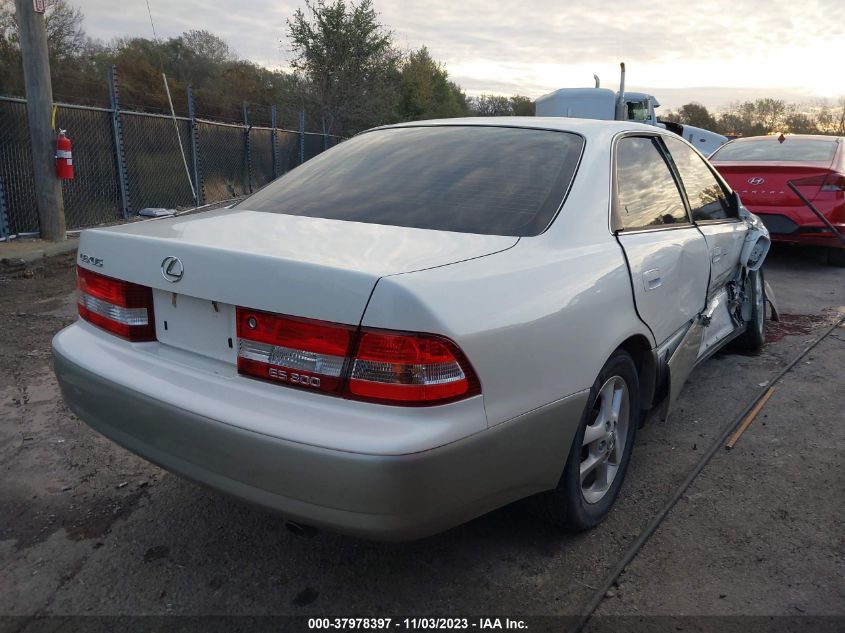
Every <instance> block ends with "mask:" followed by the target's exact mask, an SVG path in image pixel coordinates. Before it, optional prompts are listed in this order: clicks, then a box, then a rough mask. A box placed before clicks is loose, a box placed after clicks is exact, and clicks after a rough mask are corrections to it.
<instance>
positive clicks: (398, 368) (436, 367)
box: [348, 330, 480, 405]
mask: <svg viewBox="0 0 845 633" xmlns="http://www.w3.org/2000/svg"><path fill="white" fill-rule="evenodd" d="M348 392H349V395H350V396H351V397H353V398H356V399H360V400H370V401H376V402H385V403H392V404H402V405H422V404H435V403H442V402H446V401H450V400H456V399H459V398H466V397H468V396H472V395H475V394H477V393H479V392H480V386H479V383H478V379H477V378H476V376H475V372H474V371H473V370H472V367H470V365H469V362H468V361H467V360H466V358H464V355H463V353H462V352H461V351H460V349H458V347H457V345H455V344H454V343H453V342H452V341H450V340H448V339H444V338H441V337H438V336H432V335H428V334H404V333H393V332H383V331H377V330H364V331H363V332H362V333H361V339H360V341H359V343H358V349H357V350H356V352H355V360H354V361H353V364H352V371H351V375H350V377H349V388H348Z"/></svg>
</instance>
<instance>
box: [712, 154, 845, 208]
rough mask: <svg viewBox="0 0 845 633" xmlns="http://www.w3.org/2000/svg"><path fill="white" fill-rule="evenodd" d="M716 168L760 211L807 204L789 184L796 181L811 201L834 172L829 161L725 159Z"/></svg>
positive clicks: (747, 204) (734, 188)
mask: <svg viewBox="0 0 845 633" xmlns="http://www.w3.org/2000/svg"><path fill="white" fill-rule="evenodd" d="M715 167H716V169H717V170H718V171H719V173H720V174H722V176H723V177H724V178H725V180H727V182H728V184H729V185H730V186H731V187H732V188H733V190H734V191H736V192H737V193H738V194H739V197H740V198H741V199H742V202H743V204H745V205H746V206H747V207H749V208H751V209H754V208H759V209H761V210H763V209H765V208H766V207H779V208H783V207H803V206H804V203H803V202H802V201H801V199H800V198H799V197H798V196H797V195H795V193H794V192H793V191H792V189H790V188H789V186H788V183H789V182H794V184H795V186H796V187H798V188H799V190H800V191H801V193H802V194H804V195H805V196H806V197H807V198H808V199H809V200H810V201H812V200H814V199H815V198H816V197H817V196H818V195H819V193H820V191H821V186H822V183H823V181H824V178H825V176H827V175H829V174H831V173H832V172H831V169H830V163H827V162H825V163H822V162H818V163H808V162H779V163H777V164H766V163H755V164H750V163H739V162H736V163H734V162H723V163H715ZM802 181H806V182H802Z"/></svg>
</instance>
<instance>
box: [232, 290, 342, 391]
mask: <svg viewBox="0 0 845 633" xmlns="http://www.w3.org/2000/svg"><path fill="white" fill-rule="evenodd" d="M237 321H238V325H237V331H238V373H240V374H245V375H247V376H252V377H254V378H262V379H264V380H271V381H273V382H280V383H284V384H286V385H290V386H294V387H302V388H305V389H312V390H315V391H322V392H325V393H334V394H338V395H339V394H340V389H341V384H342V379H343V372H344V369H345V363H346V357H347V355H348V353H349V345H350V343H351V342H352V335H353V334H354V332H355V330H354V328H352V327H349V326H346V325H338V324H334V323H325V322H323V321H314V320H312V319H300V318H296V317H289V316H281V315H278V314H271V313H269V312H261V311H259V310H250V309H248V308H240V307H239V308H238V310H237Z"/></svg>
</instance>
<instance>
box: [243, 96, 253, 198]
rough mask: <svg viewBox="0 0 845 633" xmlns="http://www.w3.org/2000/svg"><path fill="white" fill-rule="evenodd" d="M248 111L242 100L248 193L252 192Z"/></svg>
mask: <svg viewBox="0 0 845 633" xmlns="http://www.w3.org/2000/svg"><path fill="white" fill-rule="evenodd" d="M249 128H250V125H249V111H248V109H247V105H246V101H244V158H245V159H246V182H247V189H248V190H249V193H252V152H251V151H250V146H249Z"/></svg>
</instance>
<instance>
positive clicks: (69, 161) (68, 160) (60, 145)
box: [56, 130, 73, 180]
mask: <svg viewBox="0 0 845 633" xmlns="http://www.w3.org/2000/svg"><path fill="white" fill-rule="evenodd" d="M71 152H72V147H71V144H70V139H69V138H68V137H67V136H65V130H59V137H58V138H57V139H56V176H57V177H58V178H59V179H60V180H73V154H72V153H71Z"/></svg>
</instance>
